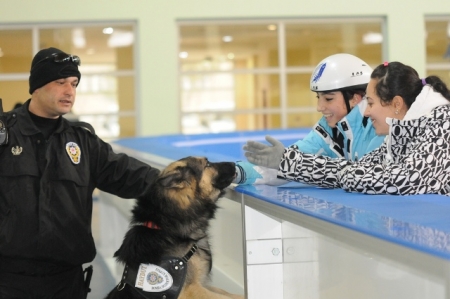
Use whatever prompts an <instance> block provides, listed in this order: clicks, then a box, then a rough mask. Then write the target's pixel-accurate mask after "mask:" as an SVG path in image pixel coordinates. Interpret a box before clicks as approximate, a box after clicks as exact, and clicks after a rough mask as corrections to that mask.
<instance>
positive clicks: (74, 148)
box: [66, 142, 81, 164]
mask: <svg viewBox="0 0 450 299" xmlns="http://www.w3.org/2000/svg"><path fill="white" fill-rule="evenodd" d="M66 152H67V154H68V155H69V158H70V160H71V161H72V163H73V164H79V163H80V157H81V150H80V147H79V146H78V144H76V143H75V142H68V143H67V144H66Z"/></svg>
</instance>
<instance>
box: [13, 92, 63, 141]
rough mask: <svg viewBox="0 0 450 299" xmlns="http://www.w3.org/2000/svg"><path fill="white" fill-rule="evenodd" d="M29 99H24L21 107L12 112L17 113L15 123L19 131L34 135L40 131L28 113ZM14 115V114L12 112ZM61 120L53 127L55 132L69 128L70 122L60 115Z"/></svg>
mask: <svg viewBox="0 0 450 299" xmlns="http://www.w3.org/2000/svg"><path fill="white" fill-rule="evenodd" d="M30 102H31V99H29V100H28V101H26V102H25V103H24V104H23V105H22V106H21V107H19V108H18V109H16V110H15V112H14V113H17V123H18V125H19V128H20V132H21V133H22V134H23V135H27V136H30V135H35V134H38V133H40V131H39V129H38V128H37V127H36V125H35V124H34V122H33V120H32V119H31V116H30V113H29V112H28V108H29V107H30ZM13 117H14V114H13ZM61 118H62V119H61V121H60V122H59V124H58V126H57V127H56V129H55V133H59V132H62V131H64V130H68V129H69V130H71V127H70V124H69V122H68V120H66V119H65V118H63V117H61Z"/></svg>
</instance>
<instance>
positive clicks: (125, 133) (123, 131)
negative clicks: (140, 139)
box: [119, 116, 136, 138]
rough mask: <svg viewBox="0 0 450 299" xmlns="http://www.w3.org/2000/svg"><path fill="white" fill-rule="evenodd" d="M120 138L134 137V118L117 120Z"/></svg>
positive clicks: (127, 117)
mask: <svg viewBox="0 0 450 299" xmlns="http://www.w3.org/2000/svg"><path fill="white" fill-rule="evenodd" d="M119 128H120V137H121V138H124V137H134V136H136V117H135V116H125V117H120V118H119Z"/></svg>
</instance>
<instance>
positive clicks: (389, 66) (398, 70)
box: [370, 61, 450, 109]
mask: <svg viewBox="0 0 450 299" xmlns="http://www.w3.org/2000/svg"><path fill="white" fill-rule="evenodd" d="M370 78H371V79H377V80H378V82H377V84H376V86H375V91H376V93H377V95H378V96H379V97H380V99H381V103H382V104H389V103H390V102H392V100H393V98H394V97H395V96H401V97H402V98H403V100H404V101H405V104H406V106H407V107H408V109H409V108H410V107H411V105H412V103H414V101H415V100H416V98H417V96H418V95H419V94H420V92H421V91H422V88H423V86H424V85H425V84H430V85H431V87H432V88H433V89H434V91H436V92H439V93H440V94H442V96H443V97H444V98H446V99H447V100H448V101H450V92H449V90H448V88H447V86H446V85H445V83H444V82H443V81H442V80H441V79H440V78H439V77H437V76H429V77H427V78H426V79H424V81H425V84H424V82H423V79H420V78H419V74H418V73H417V71H416V70H415V69H414V68H412V67H410V66H409V65H405V64H403V63H401V62H397V61H394V62H389V63H387V62H385V63H383V64H380V65H379V66H377V67H376V68H375V69H374V70H373V72H372V74H371V76H370Z"/></svg>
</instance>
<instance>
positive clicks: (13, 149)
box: [11, 145, 22, 156]
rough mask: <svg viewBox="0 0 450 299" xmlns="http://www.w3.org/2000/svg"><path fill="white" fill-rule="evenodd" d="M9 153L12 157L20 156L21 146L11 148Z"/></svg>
mask: <svg viewBox="0 0 450 299" xmlns="http://www.w3.org/2000/svg"><path fill="white" fill-rule="evenodd" d="M11 153H12V154H13V155H14V156H18V155H20V154H21V153H22V147H21V146H18V145H16V146H13V147H12V148H11Z"/></svg>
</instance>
